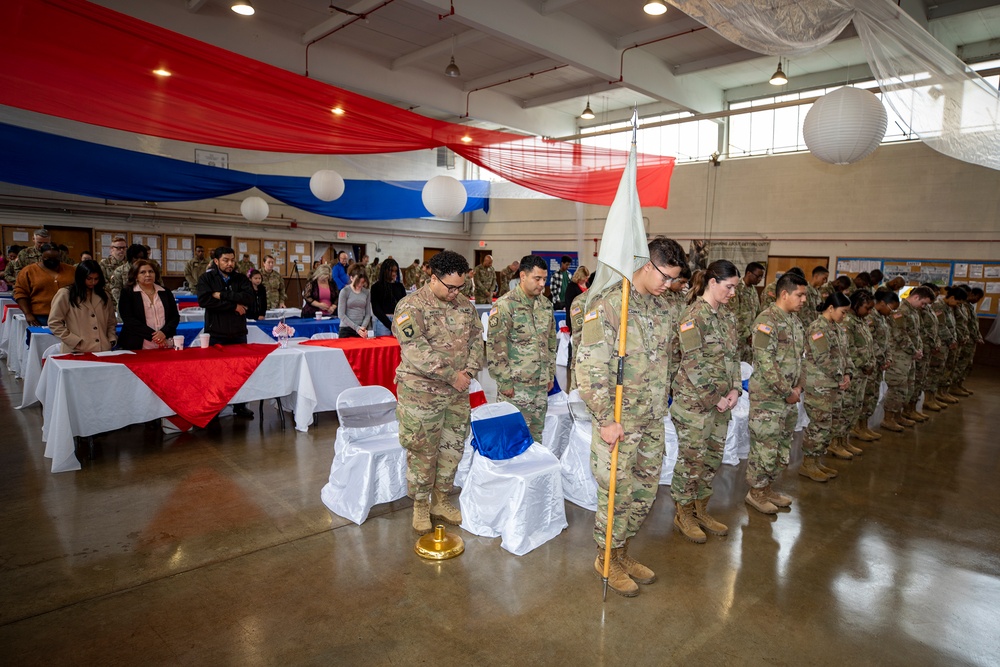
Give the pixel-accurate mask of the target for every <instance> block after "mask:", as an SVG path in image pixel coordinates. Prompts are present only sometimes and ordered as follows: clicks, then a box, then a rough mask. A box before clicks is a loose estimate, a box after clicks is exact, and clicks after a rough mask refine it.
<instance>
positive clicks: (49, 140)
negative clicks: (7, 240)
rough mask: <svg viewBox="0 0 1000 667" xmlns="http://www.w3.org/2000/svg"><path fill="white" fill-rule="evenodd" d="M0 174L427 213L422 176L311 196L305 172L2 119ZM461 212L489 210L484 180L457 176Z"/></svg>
mask: <svg viewBox="0 0 1000 667" xmlns="http://www.w3.org/2000/svg"><path fill="white" fill-rule="evenodd" d="M0 181H4V182H7V183H15V184H18V185H25V186H28V187H33V188H40V189H43V190H54V191H57V192H66V193H70V194H75V195H82V196H87V197H97V198H100V199H116V200H122V201H152V202H174V201H196V200H199V199H212V198H214V197H223V196H226V195H232V194H235V193H237V192H242V191H244V190H249V189H250V188H253V187H256V188H258V189H260V190H261V191H263V192H265V193H267V194H268V195H270V196H272V197H274V198H275V199H277V200H278V201H280V202H283V203H285V204H288V205H290V206H294V207H296V208H300V209H302V210H304V211H309V212H311V213H317V214H319V215H326V216H330V217H334V218H343V219H347V220H397V219H400V218H421V217H426V216H429V215H431V214H430V213H429V212H428V211H427V209H426V208H425V207H424V205H423V202H422V201H421V198H420V191H421V188H422V187H423V183H424V182H423V181H406V182H405V185H404V186H402V187H401V186H399V185H393V184H391V183H386V182H383V181H374V180H346V181H345V190H344V194H343V196H342V197H341V198H340V199H338V200H336V201H332V202H324V201H321V200H319V199H317V198H316V197H315V196H314V195H313V194H312V192H311V191H310V190H309V178H308V177H304V176H271V175H267V174H251V173H247V172H243V171H236V170H233V169H222V168H219V167H209V166H206V165H201V164H195V163H193V162H185V161H183V160H175V159H173V158H167V157H161V156H159V155H149V154H147V153H140V152H137V151H130V150H125V149H123V148H115V147H112V146H104V145H102V144H96V143H93V142H89V141H81V140H79V139H70V138H67V137H62V136H59V135H55V134H49V133H47V132H39V131H37V130H29V129H26V128H23V127H16V126H14V125H7V124H3V123H0ZM462 184H463V185H465V189H466V192H468V194H469V200H468V202H467V203H466V206H465V209H464V210H463V212H468V211H474V210H478V209H487V210H488V208H487V207H488V199H487V197H488V193H489V183H488V182H487V181H462Z"/></svg>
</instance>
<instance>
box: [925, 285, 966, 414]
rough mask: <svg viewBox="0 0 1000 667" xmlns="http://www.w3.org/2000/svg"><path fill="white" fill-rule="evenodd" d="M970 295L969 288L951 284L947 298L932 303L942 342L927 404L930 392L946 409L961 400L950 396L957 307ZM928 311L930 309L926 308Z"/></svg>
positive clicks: (933, 359)
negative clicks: (967, 290)
mask: <svg viewBox="0 0 1000 667" xmlns="http://www.w3.org/2000/svg"><path fill="white" fill-rule="evenodd" d="M967 298H968V296H967V294H966V292H965V290H963V289H960V288H958V287H949V288H948V291H947V292H946V293H945V296H944V298H941V299H937V300H936V301H935V302H934V303H933V304H931V308H930V310H931V312H933V314H934V317H936V318H937V323H938V340H939V341H940V343H941V345H940V347H939V348H938V351H937V352H935V354H934V355H933V356H932V357H931V370H930V372H929V373H928V374H927V384H926V387H927V389H926V390H925V393H924V404H925V405H926V404H927V396H928V394H930V396H931V397H933V399H934V401H935V402H936V403H937V405H938V407H939V408H941V409H944V408H946V407H948V406H949V405H952V404H954V403H958V399H957V398H955V397H953V396H950V395H948V387H949V386H950V385H951V369H952V368H954V366H955V360H956V358H957V357H958V333H957V332H956V322H955V309H956V308H957V307H958V305H959V304H960V303H961V302H963V301H965V300H966V299H967ZM925 310H927V309H926V308H925Z"/></svg>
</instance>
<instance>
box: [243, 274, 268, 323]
mask: <svg viewBox="0 0 1000 667" xmlns="http://www.w3.org/2000/svg"><path fill="white" fill-rule="evenodd" d="M249 277H250V284H251V285H252V286H253V305H252V306H250V308H248V309H247V319H248V320H262V319H264V318H265V317H266V316H267V288H266V287H264V285H263V284H262V283H263V282H264V274H262V273H261V272H260V271H258V270H257V269H251V270H250V273H249Z"/></svg>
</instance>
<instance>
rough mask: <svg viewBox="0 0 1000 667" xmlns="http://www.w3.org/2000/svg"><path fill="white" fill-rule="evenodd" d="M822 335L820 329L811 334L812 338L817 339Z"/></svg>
mask: <svg viewBox="0 0 1000 667" xmlns="http://www.w3.org/2000/svg"><path fill="white" fill-rule="evenodd" d="M822 337H823V332H822V331H817V332H816V333H814V334H813V336H812V338H813V340H819V339H820V338H822Z"/></svg>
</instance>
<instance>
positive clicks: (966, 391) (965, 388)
mask: <svg viewBox="0 0 1000 667" xmlns="http://www.w3.org/2000/svg"><path fill="white" fill-rule="evenodd" d="M958 388H959V389H961V390H962V391H964V392H965V395H966V396H972V395H973V394H975V393H976V392H974V391H972V390H971V389H969V388H968V387H966V386H965V380H962V381H961V382H959V383H958Z"/></svg>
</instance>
